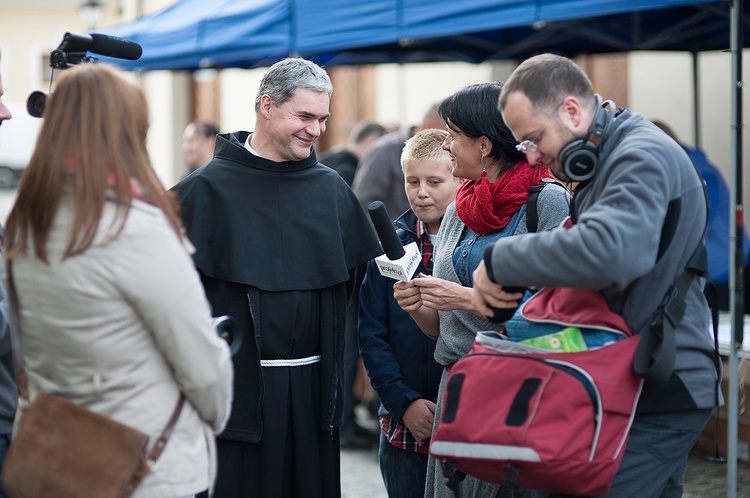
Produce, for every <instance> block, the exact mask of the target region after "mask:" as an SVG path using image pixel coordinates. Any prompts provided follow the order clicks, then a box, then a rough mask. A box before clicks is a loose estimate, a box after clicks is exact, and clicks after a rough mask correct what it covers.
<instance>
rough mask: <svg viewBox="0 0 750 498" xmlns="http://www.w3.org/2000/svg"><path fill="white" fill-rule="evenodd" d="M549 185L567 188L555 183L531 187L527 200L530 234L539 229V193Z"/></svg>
mask: <svg viewBox="0 0 750 498" xmlns="http://www.w3.org/2000/svg"><path fill="white" fill-rule="evenodd" d="M547 185H557V186H558V187H560V188H565V185H563V184H562V183H560V182H555V181H549V182H545V181H542V182H539V183H537V184H536V185H532V186H531V187H529V198H528V199H526V228H527V230H528V231H529V233H534V232H536V231H537V229H539V208H538V206H537V203H538V202H539V200H538V199H539V193H540V192H541V191H542V190H543V189H544V187H546V186H547Z"/></svg>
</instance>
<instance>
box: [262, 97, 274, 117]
mask: <svg viewBox="0 0 750 498" xmlns="http://www.w3.org/2000/svg"><path fill="white" fill-rule="evenodd" d="M272 108H273V100H271V97H269V96H268V95H266V94H263V96H261V98H260V115H261V116H263V117H264V118H266V119H271V109H272Z"/></svg>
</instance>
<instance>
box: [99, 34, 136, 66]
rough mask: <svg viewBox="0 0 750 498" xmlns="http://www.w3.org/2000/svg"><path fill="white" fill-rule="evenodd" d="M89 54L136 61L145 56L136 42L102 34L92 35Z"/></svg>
mask: <svg viewBox="0 0 750 498" xmlns="http://www.w3.org/2000/svg"><path fill="white" fill-rule="evenodd" d="M89 36H90V37H91V46H89V52H94V53H95V54H99V55H106V56H108V57H115V58H116V59H127V60H129V61H134V60H138V59H140V57H141V55H143V48H142V47H141V46H140V45H138V44H137V43H136V42H133V41H130V40H125V39H123V38H118V37H117V36H111V35H105V34H102V33H91V34H90V35H89Z"/></svg>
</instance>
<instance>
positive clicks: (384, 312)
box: [359, 129, 458, 498]
mask: <svg viewBox="0 0 750 498" xmlns="http://www.w3.org/2000/svg"><path fill="white" fill-rule="evenodd" d="M446 136H447V132H445V131H443V130H437V129H429V130H423V131H420V132H419V133H417V134H416V135H414V137H412V138H411V139H409V140H408V141H407V142H406V145H405V146H404V149H403V152H402V154H401V168H402V169H403V172H404V182H405V189H406V195H407V197H408V200H409V205H410V206H411V208H410V209H408V210H407V211H406V212H404V213H403V214H402V215H401V216H399V217H398V218H397V219H396V221H395V222H394V223H395V225H396V227H397V233H398V235H399V238H400V239H401V242H402V243H403V244H404V245H406V244H409V243H411V242H416V243H417V245H418V246H419V249H420V252H421V254H422V263H421V265H420V268H419V270H418V273H417V274H419V272H421V273H423V274H432V244H433V243H434V242H435V239H436V238H437V233H438V228H439V227H440V220H441V219H442V217H443V214H445V210H446V208H447V207H448V204H450V203H451V202H452V201H453V200H454V198H455V194H456V188H457V187H458V179H456V178H455V177H453V174H452V169H451V161H450V156H449V154H448V153H447V152H446V151H444V150H443V149H442V147H441V145H442V143H443V141H444V140H445V137H446ZM393 283H394V280H392V279H388V278H386V277H383V276H382V275H380V274H379V273H378V269H377V266H376V265H375V263H374V262H373V261H371V262H370V263H369V265H368V267H367V274H366V276H365V279H364V281H363V283H362V288H361V291H360V318H359V341H360V351H361V354H362V360H363V361H364V364H365V367H366V368H367V373H368V374H369V377H370V380H371V382H372V385H373V387H374V388H375V390H376V391H377V392H378V395H379V396H380V400H381V406H380V410H379V412H378V414H379V416H380V427H381V434H380V450H379V455H378V457H379V462H380V472H381V474H382V475H383V481H384V482H385V487H386V489H387V491H388V496H389V497H390V498H399V497H405V498H409V497H414V496H423V495H424V484H425V474H426V472H427V456H428V448H429V439H430V436H431V435H432V427H433V422H434V414H435V401H436V397H437V391H438V384H439V382H440V374H441V372H442V367H441V366H440V365H438V363H437V362H436V361H435V360H434V352H435V341H434V340H432V339H430V338H428V337H427V336H426V335H425V334H424V333H422V331H421V329H420V328H419V327H418V326H417V324H416V323H414V321H413V320H412V318H411V317H410V316H409V314H408V313H407V312H405V311H404V310H403V309H402V308H401V307H400V306H399V305H398V303H397V302H396V300H395V299H394V298H393Z"/></svg>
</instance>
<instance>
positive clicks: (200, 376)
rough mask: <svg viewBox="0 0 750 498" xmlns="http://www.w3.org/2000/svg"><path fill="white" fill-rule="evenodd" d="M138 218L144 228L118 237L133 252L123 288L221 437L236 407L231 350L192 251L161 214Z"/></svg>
mask: <svg viewBox="0 0 750 498" xmlns="http://www.w3.org/2000/svg"><path fill="white" fill-rule="evenodd" d="M134 214H135V213H133V212H132V211H131V216H133V215H134ZM139 214H140V213H139ZM138 218H139V223H138V227H137V228H135V229H131V227H130V226H128V227H126V229H125V230H124V231H123V233H122V234H121V235H120V237H119V238H118V239H119V240H120V241H121V242H122V243H123V245H124V247H126V248H127V250H126V251H122V254H121V256H120V257H118V261H117V262H116V271H117V273H118V275H117V276H118V283H119V285H120V286H121V290H122V292H123V293H124V294H125V298H126V299H127V300H128V301H129V302H130V303H131V305H132V306H133V308H134V310H135V311H136V312H137V313H138V315H139V316H140V317H141V320H142V321H143V323H144V325H145V328H146V329H148V330H149V331H150V332H151V334H152V335H153V337H154V341H155V343H156V347H157V348H158V349H159V351H160V352H161V353H162V355H164V358H165V359H166V361H167V363H168V364H169V365H170V367H171V368H172V371H173V372H174V376H175V380H176V382H177V383H178V384H179V386H180V389H181V390H182V392H183V393H184V394H185V396H186V398H187V399H188V400H189V401H190V402H191V403H192V405H193V406H194V407H195V409H196V410H197V411H198V413H199V414H200V416H201V418H202V419H203V420H204V421H206V422H207V423H208V424H209V425H210V426H211V427H212V428H213V430H214V431H215V432H216V433H219V432H221V431H222V430H223V428H224V426H225V425H226V422H227V420H228V418H229V415H230V413H231V405H232V386H233V367H232V360H231V356H230V353H229V347H228V345H227V344H226V342H225V341H224V340H222V339H220V338H219V337H218V336H217V335H216V333H215V331H214V329H213V326H212V322H213V319H212V317H211V310H210V306H209V304H208V301H207V299H206V295H205V292H204V290H203V285H202V284H201V281H200V278H199V276H198V273H197V271H196V270H195V267H194V266H193V261H192V258H191V257H190V255H189V253H188V249H187V246H186V245H185V244H183V243H182V241H181V240H180V239H179V238H178V237H177V235H176V234H175V232H174V230H173V229H172V227H171V226H170V225H169V224H168V222H167V221H166V218H165V217H164V216H163V214H161V213H160V212H159V213H154V214H153V216H150V215H146V216H145V219H146V220H145V222H144V223H140V220H141V218H143V217H142V216H138ZM129 222H130V220H129ZM129 224H130V223H129Z"/></svg>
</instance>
